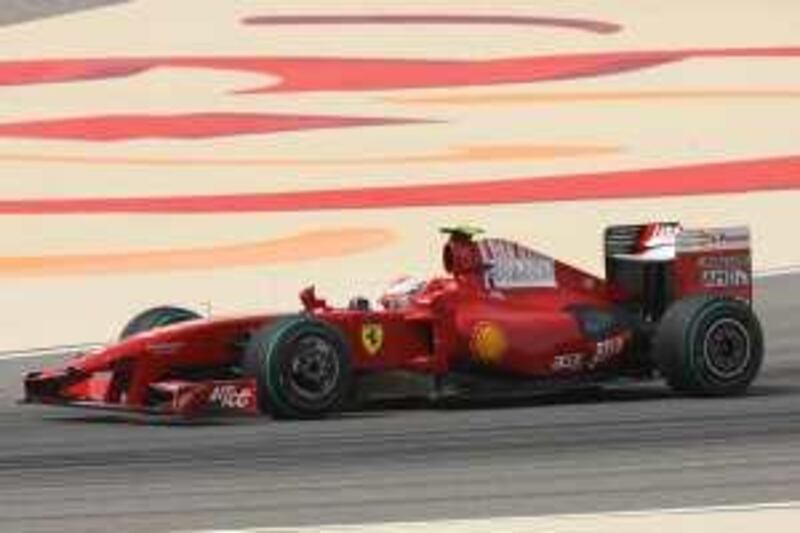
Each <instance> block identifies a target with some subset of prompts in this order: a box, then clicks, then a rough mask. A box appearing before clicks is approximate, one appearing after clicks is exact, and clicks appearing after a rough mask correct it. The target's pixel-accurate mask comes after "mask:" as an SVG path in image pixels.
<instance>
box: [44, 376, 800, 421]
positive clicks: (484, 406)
mask: <svg viewBox="0 0 800 533" xmlns="http://www.w3.org/2000/svg"><path fill="white" fill-rule="evenodd" d="M785 395H800V386H798V385H775V384H769V385H755V386H754V387H753V388H752V389H751V390H750V392H749V393H748V394H746V395H744V396H739V397H734V398H731V397H726V398H706V399H704V401H715V400H717V401H722V400H724V401H732V400H733V401H740V400H741V401H746V400H747V399H748V398H760V397H765V396H785ZM683 399H688V398H687V397H685V396H682V395H680V394H678V393H675V392H673V391H671V390H669V389H668V388H666V387H661V386H627V387H592V388H586V389H579V390H570V391H562V392H547V393H538V394H530V395H526V396H515V397H486V398H447V399H440V400H431V399H429V398H424V397H405V398H402V397H398V398H384V399H374V400H369V401H365V402H363V403H361V404H359V405H358V406H357V407H350V408H348V409H345V410H344V411H343V412H341V413H337V414H335V415H331V416H329V417H327V419H337V418H341V419H360V418H384V417H392V416H398V415H402V414H403V413H404V412H409V411H422V410H425V411H431V410H439V411H446V410H458V411H470V410H476V411H477V410H492V409H527V408H535V407H547V406H557V405H564V406H566V405H587V404H602V403H639V402H659V401H681V400H683ZM45 419H46V420H48V421H49V422H54V423H65V424H100V425H106V424H121V425H129V426H154V427H159V426H162V427H215V426H216V427H225V426H231V425H241V424H260V423H263V422H265V421H268V422H270V423H286V422H287V421H275V420H273V419H271V418H269V417H268V416H241V415H240V416H230V415H227V416H226V415H224V414H216V415H208V416H198V417H194V418H181V417H175V416H172V417H163V416H157V415H141V414H134V413H81V414H79V415H75V416H73V415H60V416H48V417H45ZM298 422H300V423H303V422H305V423H308V421H298Z"/></svg>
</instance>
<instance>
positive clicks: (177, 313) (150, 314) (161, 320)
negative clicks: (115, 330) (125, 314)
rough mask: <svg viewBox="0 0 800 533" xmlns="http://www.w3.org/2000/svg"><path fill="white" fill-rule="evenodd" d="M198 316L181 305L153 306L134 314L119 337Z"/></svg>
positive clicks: (126, 336) (121, 338) (123, 337)
mask: <svg viewBox="0 0 800 533" xmlns="http://www.w3.org/2000/svg"><path fill="white" fill-rule="evenodd" d="M198 318H203V317H202V316H200V315H199V314H197V313H195V312H194V311H191V310H189V309H184V308H183V307H174V306H170V305H162V306H159V307H153V308H150V309H147V310H145V311H142V312H141V313H139V314H138V315H136V316H134V317H133V318H132V319H131V320H130V321H129V322H128V323H127V324H126V325H125V327H124V328H123V329H122V333H120V335H119V339H120V340H124V339H127V338H128V337H131V336H133V335H136V334H137V333H142V332H144V331H150V330H153V329H156V328H163V327H164V326H171V325H172V324H178V323H179V322H187V321H189V320H197V319H198Z"/></svg>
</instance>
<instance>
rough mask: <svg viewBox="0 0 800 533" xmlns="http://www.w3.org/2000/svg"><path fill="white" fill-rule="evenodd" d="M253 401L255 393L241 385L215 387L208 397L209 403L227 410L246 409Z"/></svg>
mask: <svg viewBox="0 0 800 533" xmlns="http://www.w3.org/2000/svg"><path fill="white" fill-rule="evenodd" d="M252 401H253V391H252V390H251V389H250V388H249V387H242V386H239V385H230V384H225V385H215V386H214V388H213V389H212V390H211V394H210V395H209V397H208V403H210V404H215V405H219V406H220V407H223V408H225V409H246V408H248V407H250V404H251V403H252Z"/></svg>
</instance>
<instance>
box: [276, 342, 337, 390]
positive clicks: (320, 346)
mask: <svg viewBox="0 0 800 533" xmlns="http://www.w3.org/2000/svg"><path fill="white" fill-rule="evenodd" d="M339 372H340V368H339V359H338V350H337V347H336V346H335V345H334V344H333V343H332V342H331V341H329V340H328V339H326V338H324V337H321V336H319V335H304V336H303V337H301V338H299V339H298V340H297V341H296V342H295V344H294V350H293V353H292V357H291V359H290V361H289V365H288V368H287V373H286V378H287V382H288V383H287V384H288V385H289V387H290V389H291V391H292V392H293V393H294V394H295V395H297V396H299V397H300V398H302V399H304V400H306V401H308V402H312V403H313V402H320V401H324V400H325V399H326V398H327V397H328V396H329V395H330V393H331V391H333V390H334V388H335V387H336V383H337V381H338V379H339Z"/></svg>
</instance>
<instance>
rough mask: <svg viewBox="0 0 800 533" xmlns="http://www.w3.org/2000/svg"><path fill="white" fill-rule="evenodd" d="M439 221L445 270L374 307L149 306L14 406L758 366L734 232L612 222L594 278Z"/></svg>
mask: <svg viewBox="0 0 800 533" xmlns="http://www.w3.org/2000/svg"><path fill="white" fill-rule="evenodd" d="M443 231H444V232H445V233H447V234H448V235H449V238H448V240H447V242H446V243H445V245H444V250H443V262H444V270H445V272H446V273H447V274H446V275H444V276H442V277H436V278H433V279H430V280H428V281H426V282H413V281H411V280H403V281H401V282H400V283H397V284H395V285H394V286H393V287H391V288H390V290H389V291H387V292H386V293H385V294H384V296H383V297H382V298H381V299H380V302H379V304H378V306H376V307H377V308H375V307H373V305H372V304H371V303H370V302H369V301H368V300H367V299H365V298H359V297H356V298H353V299H352V300H351V302H350V304H349V305H348V306H347V307H345V308H336V307H331V306H329V305H328V304H327V303H326V302H325V300H323V299H320V298H318V297H317V296H316V295H315V293H314V289H313V287H311V288H308V289H305V290H304V291H302V293H301V294H300V299H301V301H302V304H303V310H302V311H300V312H298V313H296V314H291V315H286V314H283V315H274V314H262V315H255V316H241V317H230V318H202V317H200V316H199V315H197V314H195V313H193V312H191V311H188V310H185V309H180V308H175V307H159V308H155V309H151V310H148V311H145V312H144V313H142V314H140V315H138V316H137V317H135V318H134V319H133V320H132V321H131V322H130V323H129V324H128V325H127V327H126V328H125V329H124V331H123V333H122V335H121V338H120V340H119V342H117V343H115V344H112V345H109V346H106V347H104V348H101V349H98V350H95V351H90V352H88V353H85V354H82V355H79V356H77V357H75V358H73V359H72V360H70V361H67V362H66V363H65V364H64V365H63V366H61V367H58V368H52V369H45V370H42V371H39V372H33V373H31V374H29V375H27V376H26V378H25V399H24V401H26V402H29V403H41V404H57V405H74V406H86V407H102V408H110V409H122V410H131V411H144V412H151V413H164V414H169V413H172V414H180V415H187V416H190V415H195V414H199V413H203V412H208V411H219V410H223V411H225V410H229V411H239V412H249V413H259V412H260V413H268V414H270V415H272V416H273V417H276V418H314V417H320V416H323V415H325V414H327V413H329V412H332V411H335V410H337V409H339V408H341V407H342V405H343V403H345V402H346V400H347V399H348V398H350V397H352V392H353V389H354V387H356V386H357V383H358V382H359V379H358V378H361V377H363V376H367V375H371V374H375V373H382V372H390V371H398V370H400V371H410V372H417V373H423V374H427V375H430V376H432V377H433V379H432V380H431V381H432V383H434V385H435V387H434V392H436V391H437V390H442V389H444V388H447V387H449V388H450V389H451V390H452V389H453V388H454V387H455V388H456V389H457V390H458V391H460V392H461V393H464V394H467V395H468V394H470V393H476V394H477V393H480V392H485V391H487V390H489V391H492V390H501V389H505V390H511V391H514V390H516V391H528V390H541V389H543V388H564V387H573V386H575V385H576V384H578V385H585V384H587V383H598V382H603V381H606V380H611V379H616V378H620V377H624V378H634V379H652V378H655V377H659V376H660V377H663V378H665V379H666V381H667V383H668V384H669V385H670V386H671V387H672V388H673V389H675V390H678V391H681V392H684V393H688V394H696V395H709V396H719V395H732V394H739V393H742V392H744V391H745V390H746V389H747V387H748V386H749V385H750V383H751V382H752V380H753V379H754V378H755V376H756V374H757V373H758V370H759V368H760V366H761V362H762V359H763V352H764V348H763V339H762V333H761V328H760V326H759V322H758V319H757V318H756V316H755V314H754V313H753V310H752V307H751V296H752V289H751V261H750V248H749V244H750V243H749V232H748V230H747V229H746V228H723V229H700V230H688V229H683V228H682V227H681V226H680V225H678V224H676V223H655V224H645V225H631V226H614V227H610V228H608V229H607V230H606V232H605V260H606V279H601V278H598V277H595V276H593V275H591V274H588V273H586V272H584V271H581V270H579V269H577V268H574V267H572V266H569V265H567V264H565V263H562V262H560V261H557V260H554V259H552V258H550V257H547V256H545V255H542V254H540V253H538V252H535V251H533V250H530V249H528V248H526V247H524V246H522V245H520V244H517V243H515V242H511V241H508V240H503V239H494V238H486V239H484V238H481V239H479V238H477V237H476V235H477V233H478V232H477V231H476V230H472V229H470V228H454V229H445V230H443Z"/></svg>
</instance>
